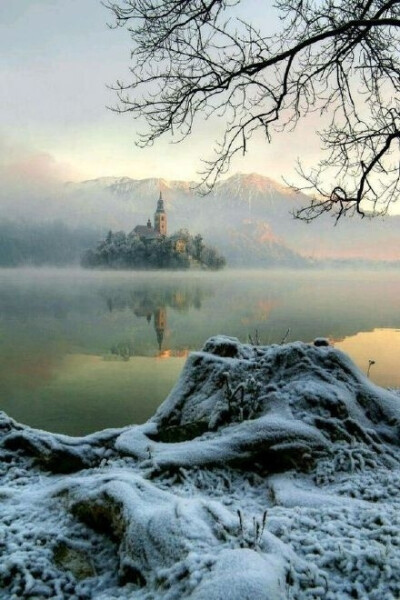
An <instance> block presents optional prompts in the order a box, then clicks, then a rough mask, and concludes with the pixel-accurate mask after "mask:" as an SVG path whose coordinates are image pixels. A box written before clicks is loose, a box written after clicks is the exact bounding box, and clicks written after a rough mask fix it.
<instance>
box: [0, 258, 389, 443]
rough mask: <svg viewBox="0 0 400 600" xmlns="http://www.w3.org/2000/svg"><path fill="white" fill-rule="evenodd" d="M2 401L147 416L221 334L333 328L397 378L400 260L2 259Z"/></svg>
mask: <svg viewBox="0 0 400 600" xmlns="http://www.w3.org/2000/svg"><path fill="white" fill-rule="evenodd" d="M0 290H1V291H0V361H1V366H0V408H1V409H3V410H5V411H6V412H8V413H9V414H10V415H11V416H13V417H14V418H16V419H17V420H19V421H22V422H25V423H28V424H30V425H32V426H35V427H40V428H44V429H49V430H52V431H60V432H65V433H70V434H73V435H79V434H83V433H86V432H88V431H94V430H97V429H100V428H104V427H114V426H121V425H125V424H129V423H133V422H143V421H144V420H146V419H147V418H149V417H150V416H151V415H152V414H153V413H154V411H155V409H156V407H157V406H158V405H159V404H160V402H161V401H162V400H163V399H164V398H165V397H166V395H167V394H168V392H169V391H170V389H171V388H172V386H173V385H174V382H175V381H176V379H177V377H178V375H179V372H180V370H181V368H182V366H183V364H184V361H185V357H186V356H187V353H188V352H189V351H191V350H197V349H200V348H201V347H202V345H203V344H204V342H205V340H206V339H207V338H208V337H210V336H212V335H216V334H226V335H230V336H235V337H238V338H239V339H240V340H241V341H247V340H248V337H249V335H251V336H252V338H253V339H255V337H256V333H255V332H256V331H257V335H258V338H259V340H260V343H261V344H271V343H280V342H281V341H282V339H283V338H284V337H285V336H286V333H287V330H288V329H290V332H289V334H288V336H287V338H288V341H294V340H302V341H304V342H311V341H312V340H313V339H314V338H315V337H317V336H323V337H329V338H330V339H331V340H332V342H333V343H335V345H336V346H338V347H339V348H342V349H343V350H344V351H346V352H348V353H349V354H350V355H351V356H352V358H353V359H354V360H355V361H356V362H357V364H358V365H359V367H360V368H361V369H362V370H363V371H364V372H366V371H367V369H368V363H369V360H374V361H375V364H374V365H372V367H371V369H370V377H371V379H373V380H374V381H376V382H377V383H379V384H380V385H385V386H393V387H400V374H399V372H398V368H397V365H398V362H399V358H400V314H399V311H398V298H399V297H400V273H399V272H397V271H390V272H384V271H377V272H371V271H369V272H360V271H359V272H348V271H347V272H346V271H339V270H335V271H319V272H316V271H300V270H298V271H274V270H269V271H229V270H227V271H224V272H217V273H205V272H193V271H192V272H173V273H167V272H140V273H137V272H122V271H113V272H105V271H84V270H81V269H75V270H72V269H3V270H0Z"/></svg>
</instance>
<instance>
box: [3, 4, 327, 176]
mask: <svg viewBox="0 0 400 600" xmlns="http://www.w3.org/2000/svg"><path fill="white" fill-rule="evenodd" d="M271 4H272V3H271ZM266 5H267V6H268V3H267V2H265V1H264V0H246V1H245V2H244V4H243V7H244V9H245V10H246V14H247V16H248V17H249V18H250V19H255V20H256V21H257V22H258V23H261V22H263V24H264V26H265V27H266V28H267V29H268V28H270V29H271V28H272V26H273V24H274V19H273V15H272V13H270V12H268V10H266V8H265V7H266ZM261 7H262V11H261V10H260V8H261ZM110 22H112V16H111V14H110V12H109V11H108V10H107V9H106V8H105V7H104V6H102V4H101V2H100V1H99V0H12V2H10V1H9V2H6V1H4V0H2V1H1V2H0V81H1V86H0V114H1V120H0V176H2V178H3V179H4V178H6V179H7V178H11V179H13V180H14V183H15V182H17V183H18V182H19V181H24V180H29V181H30V182H32V185H33V186H35V185H38V186H39V187H40V184H41V183H43V182H46V181H47V182H52V181H80V180H85V179H92V178H97V177H103V176H128V177H132V178H138V179H140V178H146V177H163V178H167V179H183V180H196V179H198V172H199V171H200V170H201V162H200V159H201V158H210V157H211V156H212V148H213V146H214V143H215V140H216V132H218V130H222V127H223V123H222V122H218V121H217V122H216V121H214V122H209V123H207V122H201V121H200V122H199V123H198V124H197V126H196V127H195V130H194V134H193V135H192V136H191V137H190V139H188V140H186V142H184V143H181V144H171V139H164V140H160V141H158V142H157V143H156V144H155V146H154V147H152V148H147V149H139V148H138V147H136V146H135V140H136V139H137V135H136V134H137V129H138V123H137V122H135V121H134V120H133V119H132V117H131V116H130V115H129V114H125V115H118V114H116V113H114V112H112V111H110V110H109V109H107V106H113V105H114V106H115V104H116V97H115V93H114V92H112V91H111V90H109V89H108V88H107V85H112V84H113V83H114V82H115V81H116V80H117V79H124V78H125V79H127V78H128V74H129V70H128V69H129V62H130V38H129V34H128V32H127V31H125V30H123V29H110V28H109V27H108V26H107V23H110ZM311 120H314V122H313V123H312V122H311V121H310V120H307V122H305V123H304V125H303V124H302V125H301V126H300V127H299V128H298V130H297V131H296V132H294V133H288V134H285V135H279V136H277V137H276V138H275V139H274V141H273V144H272V145H268V144H267V143H266V142H265V139H264V138H263V137H262V136H259V137H258V138H257V139H255V140H254V141H253V142H252V143H251V144H250V145H249V152H248V154H247V155H246V156H245V157H240V158H238V159H236V160H235V161H234V163H233V165H232V169H231V171H230V173H229V174H233V173H234V172H238V171H239V172H258V173H260V174H262V175H266V176H269V177H272V178H273V179H276V180H277V181H280V180H281V177H282V176H283V175H285V176H289V177H290V174H291V173H294V163H295V160H296V158H297V157H299V156H301V157H302V159H305V160H306V161H307V160H312V159H313V158H314V159H315V158H317V157H318V155H319V142H318V140H317V138H316V136H315V135H314V134H313V131H314V129H315V128H317V127H318V117H312V119H311ZM139 125H140V124H139Z"/></svg>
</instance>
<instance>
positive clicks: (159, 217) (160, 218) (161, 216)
mask: <svg viewBox="0 0 400 600" xmlns="http://www.w3.org/2000/svg"><path fill="white" fill-rule="evenodd" d="M154 229H155V230H156V231H158V233H161V235H167V215H166V213H165V209H164V200H163V197H162V193H161V191H160V197H159V199H158V202H157V209H156V212H155V213H154Z"/></svg>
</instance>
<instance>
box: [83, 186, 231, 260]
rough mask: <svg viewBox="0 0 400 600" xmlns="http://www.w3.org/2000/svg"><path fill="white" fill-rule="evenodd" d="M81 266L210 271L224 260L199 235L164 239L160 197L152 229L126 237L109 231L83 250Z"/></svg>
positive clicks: (184, 232) (143, 227)
mask: <svg viewBox="0 0 400 600" xmlns="http://www.w3.org/2000/svg"><path fill="white" fill-rule="evenodd" d="M81 264H82V266H83V267H87V268H96V267H100V268H111V269H196V268H198V269H211V270H218V269H222V268H223V267H224V266H225V258H224V257H223V256H221V255H220V254H219V252H218V251H217V250H216V249H215V248H213V247H210V246H206V245H205V244H204V242H203V238H202V236H201V235H200V234H197V235H195V236H192V235H191V234H190V233H189V231H188V230H187V229H180V230H179V231H177V232H176V233H174V234H173V235H171V236H168V230H167V214H166V211H165V207H164V200H163V197H162V193H161V192H160V197H159V199H158V202H157V207H156V211H155V213H154V226H153V225H152V223H151V220H150V219H148V221H147V224H146V225H136V227H135V228H134V229H133V230H132V231H131V232H130V233H128V234H126V233H125V232H124V231H117V232H112V231H109V232H108V234H107V236H106V238H105V239H104V240H101V241H100V242H99V243H98V244H97V246H96V248H95V249H94V250H92V249H90V250H87V251H86V252H85V253H84V255H83V257H82V261H81Z"/></svg>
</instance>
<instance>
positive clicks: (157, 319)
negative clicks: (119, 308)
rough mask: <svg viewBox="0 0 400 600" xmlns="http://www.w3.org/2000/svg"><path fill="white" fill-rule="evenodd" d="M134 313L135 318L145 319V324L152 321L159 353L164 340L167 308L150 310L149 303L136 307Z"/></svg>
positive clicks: (159, 307) (160, 307)
mask: <svg viewBox="0 0 400 600" xmlns="http://www.w3.org/2000/svg"><path fill="white" fill-rule="evenodd" d="M134 313H135V315H136V316H137V317H146V319H147V322H148V323H151V320H152V319H153V327H154V330H155V332H156V336H157V343H158V349H159V351H160V352H161V350H162V344H163V340H164V333H165V328H166V326H167V307H166V306H158V307H152V308H150V303H147V304H145V305H142V306H139V307H136V308H135V309H134Z"/></svg>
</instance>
